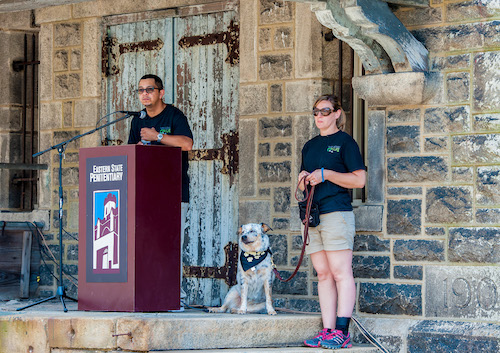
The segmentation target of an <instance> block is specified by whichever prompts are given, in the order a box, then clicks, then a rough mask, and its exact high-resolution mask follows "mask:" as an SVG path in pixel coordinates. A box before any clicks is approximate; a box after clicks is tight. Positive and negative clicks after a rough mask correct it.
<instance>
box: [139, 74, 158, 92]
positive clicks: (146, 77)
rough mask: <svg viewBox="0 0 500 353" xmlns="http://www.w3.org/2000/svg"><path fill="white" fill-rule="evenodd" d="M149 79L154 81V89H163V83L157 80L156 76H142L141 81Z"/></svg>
mask: <svg viewBox="0 0 500 353" xmlns="http://www.w3.org/2000/svg"><path fill="white" fill-rule="evenodd" d="M149 78H152V79H153V80H155V84H156V87H157V88H158V89H160V90H162V89H163V81H162V80H161V78H159V77H158V76H156V75H152V74H147V75H144V76H142V77H141V80H147V79H149Z"/></svg>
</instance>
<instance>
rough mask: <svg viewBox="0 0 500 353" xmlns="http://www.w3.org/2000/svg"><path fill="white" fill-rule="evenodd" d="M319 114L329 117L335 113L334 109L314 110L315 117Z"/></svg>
mask: <svg viewBox="0 0 500 353" xmlns="http://www.w3.org/2000/svg"><path fill="white" fill-rule="evenodd" d="M318 113H321V115H323V116H328V115H330V114H331V113H333V109H332V108H323V109H318V108H314V109H313V115H314V116H316V115H318Z"/></svg>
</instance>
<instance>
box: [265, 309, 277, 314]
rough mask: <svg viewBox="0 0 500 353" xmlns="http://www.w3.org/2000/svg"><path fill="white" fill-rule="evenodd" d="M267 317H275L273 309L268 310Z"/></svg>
mask: <svg viewBox="0 0 500 353" xmlns="http://www.w3.org/2000/svg"><path fill="white" fill-rule="evenodd" d="M267 315H276V310H274V309H271V310H268V311H267Z"/></svg>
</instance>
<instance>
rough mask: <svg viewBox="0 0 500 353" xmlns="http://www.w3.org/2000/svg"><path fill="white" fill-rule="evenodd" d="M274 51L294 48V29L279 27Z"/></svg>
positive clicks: (275, 35)
mask: <svg viewBox="0 0 500 353" xmlns="http://www.w3.org/2000/svg"><path fill="white" fill-rule="evenodd" d="M273 45H274V49H291V48H293V30H292V27H289V26H286V27H278V28H276V29H275V31H274V37H273Z"/></svg>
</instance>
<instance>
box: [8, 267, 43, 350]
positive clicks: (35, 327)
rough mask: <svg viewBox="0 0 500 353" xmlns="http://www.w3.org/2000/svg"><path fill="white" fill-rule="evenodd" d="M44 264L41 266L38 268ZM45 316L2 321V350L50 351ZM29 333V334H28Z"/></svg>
mask: <svg viewBox="0 0 500 353" xmlns="http://www.w3.org/2000/svg"><path fill="white" fill-rule="evenodd" d="M43 267H45V266H41V267H40V270H42V268H43ZM47 320H48V319H47V318H39V319H37V320H35V319H33V318H32V317H24V318H22V317H21V318H19V317H17V318H12V319H10V320H5V321H2V323H1V324H2V330H1V331H0V340H1V342H2V343H1V344H2V345H1V348H2V351H4V352H29V351H32V352H50V350H51V349H50V345H49V343H48V341H47V335H48V332H47ZM28 333H29V334H28Z"/></svg>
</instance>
